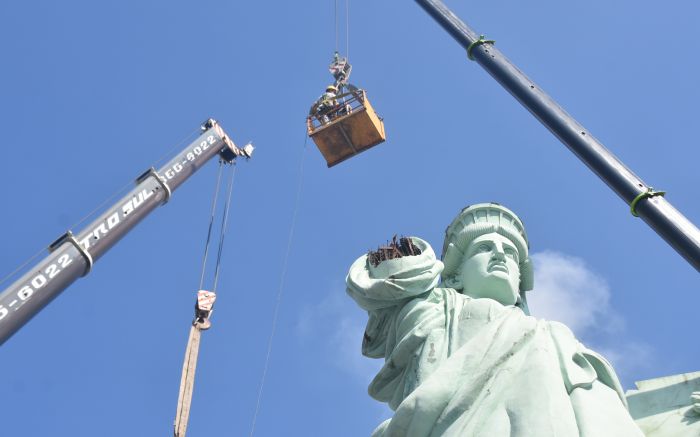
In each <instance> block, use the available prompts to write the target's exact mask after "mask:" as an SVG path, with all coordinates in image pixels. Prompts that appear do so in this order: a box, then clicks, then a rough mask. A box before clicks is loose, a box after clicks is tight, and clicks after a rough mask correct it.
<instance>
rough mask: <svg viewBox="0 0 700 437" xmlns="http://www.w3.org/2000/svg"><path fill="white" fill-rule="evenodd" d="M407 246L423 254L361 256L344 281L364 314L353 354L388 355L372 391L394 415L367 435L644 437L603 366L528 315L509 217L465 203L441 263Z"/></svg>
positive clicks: (526, 282) (520, 253)
mask: <svg viewBox="0 0 700 437" xmlns="http://www.w3.org/2000/svg"><path fill="white" fill-rule="evenodd" d="M412 241H413V242H414V244H415V245H416V246H418V247H419V248H420V250H421V254H420V255H416V256H404V257H401V258H396V259H390V260H386V261H382V262H381V263H379V264H378V265H376V266H375V265H373V264H372V263H369V262H368V261H367V256H366V255H365V256H362V257H360V258H359V259H357V261H355V262H354V263H353V265H352V266H351V268H350V272H349V274H348V277H347V292H348V294H349V295H350V296H351V297H352V298H353V299H354V300H355V301H356V302H357V303H358V305H359V306H360V307H362V308H363V309H365V310H367V311H368V313H369V320H368V322H367V328H366V332H365V338H364V341H363V344H362V352H363V354H364V355H366V356H368V357H372V358H384V359H385V364H384V366H383V368H382V369H381V370H380V371H379V373H378V374H377V375H376V377H375V378H374V380H373V381H372V383H371V384H370V387H369V393H370V395H371V396H372V397H373V398H375V399H377V400H379V401H382V402H386V403H388V404H389V406H390V407H391V408H392V409H393V410H394V411H395V414H394V416H393V418H392V419H390V420H387V421H386V422H384V423H382V424H381V425H379V427H377V429H376V430H375V431H374V433H373V437H399V436H402V437H403V436H409V437H428V436H518V437H520V436H522V437H524V436H543V437H546V436H557V437H568V436H582V437H602V436H642V433H641V431H640V430H639V428H638V427H637V426H636V425H635V423H634V421H633V419H632V418H631V417H630V415H629V413H628V412H627V408H626V401H625V397H624V394H623V393H622V389H621V386H620V383H619V382H618V379H617V377H616V375H615V372H614V370H613V369H612V367H611V366H610V364H608V362H607V361H606V360H605V359H604V358H603V357H602V356H600V355H599V354H597V353H596V352H594V351H591V350H589V349H587V348H586V347H585V346H584V345H583V344H581V343H580V342H578V341H577V340H576V338H575V337H574V336H573V334H572V333H571V331H570V330H569V329H568V328H567V327H566V326H564V325H563V324H561V323H557V322H550V321H545V320H537V319H536V318H534V317H531V316H530V315H529V314H528V309H527V303H526V299H525V292H526V291H528V290H530V289H532V285H533V272H532V268H531V264H530V261H529V257H528V241H527V236H526V234H525V230H524V228H523V225H522V222H521V221H520V219H518V218H517V216H515V214H513V213H512V212H511V211H510V210H508V209H506V208H504V207H502V206H500V205H497V204H479V205H474V206H471V207H469V208H465V209H464V210H462V212H461V213H460V214H459V215H458V216H457V218H455V220H454V221H453V222H452V224H451V225H450V226H449V227H448V229H447V232H446V237H445V244H444V247H443V256H442V259H443V261H442V262H441V261H439V260H437V259H436V257H435V253H434V252H433V249H432V248H431V247H430V245H429V244H428V243H427V242H425V241H423V240H421V239H420V238H416V237H412ZM441 277H442V282H441V283H440V279H441Z"/></svg>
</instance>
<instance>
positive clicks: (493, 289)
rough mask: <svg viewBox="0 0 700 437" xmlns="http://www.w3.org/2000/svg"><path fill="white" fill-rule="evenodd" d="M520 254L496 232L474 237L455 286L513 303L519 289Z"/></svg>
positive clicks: (473, 294) (471, 292) (482, 295)
mask: <svg viewBox="0 0 700 437" xmlns="http://www.w3.org/2000/svg"><path fill="white" fill-rule="evenodd" d="M519 256H520V255H519V253H518V249H517V248H516V247H515V245H514V244H513V243H512V242H511V241H510V240H509V239H508V238H506V237H504V236H502V235H500V234H497V233H495V232H493V233H490V234H485V235H482V236H480V237H477V238H475V239H474V240H473V241H472V242H471V243H470V244H469V246H468V247H467V250H466V252H465V254H464V261H463V263H462V267H461V268H460V271H459V273H458V274H457V277H456V278H455V280H456V285H457V288H461V289H462V293H464V294H466V295H468V296H471V297H474V298H480V297H489V298H491V299H494V300H497V301H498V302H500V303H502V304H503V305H515V303H516V302H517V300H518V293H519V288H520V267H519Z"/></svg>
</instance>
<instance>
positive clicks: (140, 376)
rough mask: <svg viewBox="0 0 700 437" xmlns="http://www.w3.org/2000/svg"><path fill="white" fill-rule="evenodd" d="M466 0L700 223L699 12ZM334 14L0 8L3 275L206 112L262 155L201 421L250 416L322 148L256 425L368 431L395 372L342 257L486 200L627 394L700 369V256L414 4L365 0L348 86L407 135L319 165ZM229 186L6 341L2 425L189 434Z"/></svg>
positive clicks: (240, 5)
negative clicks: (202, 295) (215, 212)
mask: <svg viewBox="0 0 700 437" xmlns="http://www.w3.org/2000/svg"><path fill="white" fill-rule="evenodd" d="M447 4H448V6H450V7H451V8H453V10H454V11H455V12H456V13H457V14H458V15H459V16H460V17H461V18H462V19H464V20H465V21H466V22H467V23H468V24H470V25H471V26H472V27H473V28H474V29H475V30H476V31H477V32H480V33H484V34H486V35H487V36H488V37H489V38H493V39H495V40H496V41H497V46H498V47H499V49H500V50H501V51H502V52H503V53H504V54H505V55H506V56H508V57H509V58H510V59H511V60H512V61H513V62H514V63H515V64H516V65H518V66H519V67H520V68H521V69H522V70H523V71H524V72H525V73H526V74H527V75H528V76H530V77H531V78H532V79H533V80H534V81H535V82H536V83H537V84H538V85H539V86H540V87H542V88H543V89H544V90H545V91H547V92H548V93H549V94H550V95H551V96H552V97H554V98H555V99H556V100H557V101H558V102H559V103H560V104H561V105H562V106H563V107H564V108H565V109H566V110H567V111H568V112H569V113H571V114H572V115H574V116H575V117H576V118H577V119H578V120H579V121H580V122H581V123H582V124H583V125H584V126H586V128H587V129H588V130H589V131H590V132H591V133H592V134H594V135H595V136H596V137H597V138H599V139H600V140H601V141H602V142H603V143H604V144H606V145H607V146H608V148H610V149H611V150H612V151H613V152H614V153H615V154H616V155H617V156H618V157H620V158H621V159H622V160H623V161H624V162H625V163H626V164H627V165H628V166H629V167H630V168H631V169H632V170H633V171H635V172H636V173H637V174H638V175H639V176H641V177H642V178H643V179H644V180H645V181H646V182H647V183H648V184H650V185H653V186H654V187H656V188H658V189H663V190H666V191H667V192H668V194H667V199H668V200H669V201H670V202H671V203H672V204H674V205H675V206H676V207H677V208H678V209H679V210H680V211H682V212H683V213H684V214H685V215H686V216H687V217H688V218H689V219H690V220H691V221H693V222H694V223H700V204H698V202H697V198H698V195H697V190H696V187H697V185H698V175H697V162H698V161H699V159H700V151H699V150H700V148H698V144H697V133H696V130H695V127H696V126H697V120H696V118H697V112H698V111H697V102H698V101H699V100H700V85H698V82H697V80H696V79H694V77H695V76H696V74H694V73H695V72H696V71H697V70H698V62H699V61H698V59H697V56H694V55H693V54H695V53H698V52H699V51H700V38H698V37H697V26H696V21H697V20H696V17H697V16H698V13H699V11H698V6H697V5H695V4H693V3H692V2H672V3H669V4H666V5H665V6H664V7H659V6H658V3H655V2H650V1H642V2H639V1H636V2H633V1H619V2H604V1H602V0H591V1H588V2H586V4H585V6H584V5H583V4H575V3H571V2H557V1H554V0H543V1H539V2H528V3H526V2H487V3H485V2H460V1H449V2H447ZM333 21H334V20H333V2H332V1H330V0H324V1H321V0H306V1H303V2H233V1H228V2H220V1H199V2H196V3H195V2H189V3H188V2H165V1H148V2H136V1H121V2H110V3H106V2H88V1H64V2H52V1H34V0H26V1H23V2H4V3H2V4H1V5H0V41H2V42H1V43H0V54H1V56H2V59H3V72H2V80H1V81H0V125H1V126H2V132H3V137H2V143H3V147H2V151H3V163H4V165H3V169H4V171H2V172H0V186H2V197H1V199H2V202H3V205H4V207H3V211H4V212H5V214H3V219H2V224H3V229H4V232H2V233H1V234H0V244H1V246H2V247H3V248H4V250H2V251H0V275H3V276H4V274H5V273H7V272H10V271H12V270H14V268H15V267H17V266H18V265H20V264H21V263H22V262H23V261H24V260H25V259H27V258H28V257H30V256H32V255H33V254H34V253H36V252H37V251H39V250H41V249H42V248H43V247H45V246H46V245H47V244H48V243H50V242H51V241H53V240H54V239H55V238H56V237H57V236H59V235H60V234H62V233H63V232H65V231H66V230H67V229H68V228H70V227H71V225H72V224H73V223H75V222H77V221H78V220H80V219H81V218H82V217H83V216H84V215H85V214H87V213H88V212H89V211H91V210H92V209H93V208H94V207H95V206H97V205H99V204H100V203H101V202H102V201H103V200H104V199H105V198H107V197H109V196H110V195H111V194H112V193H114V192H115V191H117V190H118V189H119V188H120V187H122V186H124V184H127V183H129V181H131V180H133V179H134V178H135V177H136V176H138V175H139V174H140V173H141V172H142V171H143V170H145V169H146V168H148V167H149V166H151V165H153V164H154V163H155V162H156V161H157V160H158V159H160V158H161V157H162V156H163V155H164V154H167V153H168V151H169V150H171V149H172V148H173V146H175V145H176V144H178V143H179V142H180V141H181V140H183V138H185V137H187V135H188V133H190V132H192V131H193V130H194V129H195V128H196V127H197V126H198V125H199V123H200V122H201V121H203V120H204V119H206V118H208V117H214V118H216V119H218V120H219V121H220V122H221V124H222V126H223V127H224V128H225V130H226V131H227V132H228V133H229V135H230V136H231V137H232V138H233V139H234V141H236V142H237V143H239V144H240V145H242V144H245V143H246V142H247V141H249V140H252V141H254V143H255V144H256V146H257V150H256V154H255V156H254V158H253V159H252V160H251V161H250V162H247V163H246V162H241V163H239V165H238V172H237V175H236V185H235V188H234V193H233V206H232V212H231V214H232V215H231V219H230V222H229V223H230V229H229V233H228V235H227V246H226V248H225V252H224V270H223V273H222V277H221V279H220V285H219V301H218V302H217V308H216V312H215V316H214V326H213V328H212V330H210V331H208V332H206V333H205V334H204V338H203V342H202V349H201V353H200V361H199V367H198V379H197V382H196V386H195V396H194V400H193V410H192V415H191V419H190V428H189V430H190V435H192V436H197V435H217V436H219V435H231V436H239V435H249V434H250V430H251V421H252V418H253V414H254V411H255V408H256V403H257V396H258V390H259V385H260V378H261V375H262V371H263V365H264V362H265V356H266V351H267V344H268V343H267V342H268V339H269V336H270V330H271V325H272V316H273V311H274V305H275V301H276V299H277V293H278V290H279V285H280V275H281V274H282V266H283V264H284V259H285V253H286V249H287V241H288V238H289V232H290V225H291V220H292V215H293V211H294V207H295V196H296V192H297V186H298V183H299V180H300V168H302V166H301V163H302V162H303V179H302V189H301V196H300V200H299V205H298V208H299V209H298V215H297V225H296V228H295V232H294V235H293V239H292V245H291V251H290V257H289V263H288V271H287V275H286V277H285V279H284V287H283V288H282V296H281V305H280V307H279V317H278V321H277V332H276V334H275V337H274V341H273V347H272V353H271V358H270V362H269V368H268V372H267V378H266V382H265V386H264V390H263V396H262V399H261V402H260V409H259V414H258V418H257V423H256V428H255V435H256V436H260V437H262V436H286V435H292V436H296V435H334V436H358V435H369V433H370V432H371V430H372V429H373V428H374V426H376V425H377V424H378V423H379V422H380V421H381V420H382V419H383V418H384V417H386V416H387V414H388V412H387V409H386V408H385V407H383V406H381V405H380V404H378V403H377V402H376V401H374V400H372V399H370V398H369V397H368V396H367V394H366V388H367V385H368V383H369V381H370V379H371V377H372V375H373V372H374V371H375V370H376V369H377V367H378V365H379V363H377V362H375V361H373V360H370V359H368V358H364V357H362V356H361V355H360V343H361V338H362V330H363V324H364V320H365V315H364V314H362V311H361V310H360V309H359V308H357V307H355V305H354V303H353V302H352V301H351V300H350V299H349V298H347V297H346V296H345V294H344V277H345V273H346V271H347V268H348V267H349V265H350V264H351V262H352V261H353V260H354V259H355V258H356V257H358V256H360V255H361V254H362V253H364V252H366V251H367V250H368V249H370V248H373V247H376V246H377V245H378V244H380V243H382V242H384V241H386V240H387V239H388V238H390V237H391V236H392V235H394V234H395V233H399V234H410V235H417V236H420V237H422V238H424V239H426V240H427V241H429V242H430V243H431V244H432V245H433V247H434V248H436V249H437V250H439V248H440V247H441V245H442V236H443V231H444V229H445V227H446V226H447V224H448V223H449V222H450V221H451V220H452V218H453V217H454V215H455V214H456V213H457V212H458V211H459V210H460V209H461V208H462V207H463V206H465V205H467V204H471V203H476V202H482V201H497V202H500V203H502V204H504V205H506V206H508V207H510V208H511V209H513V210H514V211H515V212H516V213H518V214H519V215H520V216H521V218H522V219H523V221H524V222H525V225H526V227H527V230H528V233H529V237H530V242H531V249H532V252H533V254H534V259H535V262H536V272H535V282H536V287H535V290H534V291H533V292H532V293H531V298H530V300H531V309H532V312H533V314H534V315H536V316H540V317H545V318H548V319H557V320H563V321H565V322H567V323H568V324H569V325H570V326H571V327H572V328H573V329H574V331H575V332H576V333H577V335H578V336H579V338H581V339H582V341H584V342H585V343H586V344H587V345H588V346H590V347H591V348H593V349H597V350H599V351H601V352H603V353H604V354H605V355H606V356H608V357H609V358H610V359H611V360H612V361H613V362H614V364H615V365H616V368H617V370H618V372H619V373H620V376H621V379H622V380H623V384H624V385H625V387H626V388H631V387H632V385H633V382H634V381H636V380H642V379H648V378H653V377H658V376H665V375H671V374H677V373H684V372H691V371H697V370H700V351H699V350H698V348H697V346H696V343H697V341H696V336H697V334H696V329H695V328H696V321H697V305H695V302H696V301H697V298H698V291H699V289H700V280H699V278H698V274H697V272H696V271H695V270H694V269H693V268H692V267H690V266H689V265H688V264H687V263H686V262H685V261H684V260H682V259H681V258H680V256H678V255H677V254H676V253H675V252H674V251H673V250H672V249H671V248H669V247H668V246H667V245H666V243H664V242H663V241H662V240H661V239H660V238H659V237H658V236H657V235H656V234H655V233H654V232H652V231H651V230H650V229H649V228H648V227H647V225H645V224H644V223H643V222H641V220H639V219H635V218H633V217H632V216H631V215H630V213H629V209H628V207H627V206H626V205H625V204H624V203H623V202H622V201H621V200H620V199H619V198H617V196H616V195H615V194H614V193H613V192H612V191H611V190H610V189H608V188H607V187H606V186H605V185H604V184H603V183H602V182H601V181H600V180H598V179H597V177H595V176H594V175H593V174H592V173H591V172H590V171H589V170H588V169H587V168H586V167H585V166H584V165H583V164H581V163H580V162H579V161H578V160H577V159H576V158H575V157H574V156H573V154H571V153H570V152H569V151H568V150H567V149H565V148H564V147H563V146H562V145H561V144H560V143H559V142H558V141H557V140H556V139H555V138H554V137H553V136H552V135H551V134H550V133H549V132H548V131H546V129H545V128H543V127H542V126H541V125H540V124H539V123H538V122H537V121H536V120H535V119H534V118H533V117H532V116H530V114H529V113H528V112H527V111H525V110H524V109H523V108H522V107H520V106H519V104H518V103H516V102H515V101H514V100H513V99H512V98H511V97H510V96H509V95H508V94H507V93H506V92H505V91H504V90H503V89H501V88H500V86H499V85H498V84H496V83H495V82H494V81H493V80H492V79H491V78H490V77H489V76H488V75H487V74H486V73H485V72H483V71H482V70H481V69H480V68H479V67H478V65H476V64H475V63H472V62H469V61H467V59H466V54H465V53H464V50H463V49H461V48H460V47H459V46H458V45H457V44H456V43H455V42H454V41H453V40H452V39H451V38H450V37H449V36H448V35H447V34H445V33H444V31H442V29H440V28H439V27H438V26H437V25H436V23H434V22H433V21H432V19H431V18H429V17H428V16H427V15H426V14H425V13H424V12H423V11H422V9H420V8H419V7H418V6H417V5H416V4H415V3H413V2H411V1H403V2H398V1H387V0H373V1H351V5H350V60H351V62H352V64H353V66H354V71H353V76H352V82H353V83H355V84H356V85H358V86H360V87H363V88H365V89H367V91H368V93H369V98H370V99H371V101H372V104H373V105H374V106H375V108H376V109H377V111H378V112H379V113H380V114H381V115H382V116H383V117H384V119H385V123H386V130H387V135H388V141H387V142H386V143H385V144H383V145H381V146H379V147H376V148H374V149H372V150H371V151H369V152H367V153H365V154H362V155H360V156H358V157H356V158H353V159H352V160H350V161H348V162H345V163H343V164H341V165H339V166H337V167H334V168H333V169H327V168H326V166H325V163H324V161H323V159H322V157H321V155H320V153H319V152H318V150H316V148H315V147H314V145H313V144H312V143H311V142H308V144H307V145H306V147H304V118H305V114H306V112H307V110H308V107H309V105H310V104H311V102H312V101H313V100H314V99H315V98H316V97H317V96H318V95H319V94H320V93H321V92H322V90H323V88H324V87H325V85H326V84H327V83H328V82H329V80H330V76H329V74H328V73H327V71H326V67H327V64H328V62H329V61H330V58H331V56H332V53H333V50H334V45H335V41H334V40H335V34H334V28H333ZM341 21H342V20H341ZM341 45H343V46H344V41H343V44H341ZM215 176H216V165H215V164H214V163H211V164H209V165H208V166H206V167H205V168H204V169H203V170H201V172H200V173H198V174H197V175H195V176H194V177H193V178H192V179H191V180H190V181H188V182H187V183H186V184H185V185H184V186H182V187H181V188H180V189H179V190H178V191H177V192H176V193H175V194H174V196H173V198H172V200H171V202H170V203H168V204H167V205H166V206H165V207H163V208H160V209H158V210H156V211H155V212H154V213H153V214H152V215H151V216H150V217H149V218H147V219H146V220H145V221H144V222H143V223H142V224H141V225H140V226H139V227H138V228H136V229H135V230H134V231H133V232H132V233H131V234H130V235H128V236H127V237H126V238H125V239H124V240H123V241H122V242H121V243H119V244H118V245H117V246H116V247H115V248H114V249H112V250H111V251H110V252H109V253H108V254H107V255H106V256H105V257H104V258H102V259H101V260H100V261H99V262H98V263H97V264H96V265H95V268H94V270H93V272H92V273H91V274H90V275H89V276H88V277H86V278H83V279H81V280H79V281H78V282H76V283H75V284H74V285H73V286H72V287H70V288H69V289H68V290H66V291H65V292H64V293H63V294H62V295H61V296H60V297H59V298H57V299H56V300H55V301H54V302H53V303H52V304H51V305H49V306H48V307H47V308H46V309H45V310H44V311H43V312H41V313H40V314H39V315H38V316H37V317H35V318H34V319H33V320H32V321H31V322H30V323H29V324H27V325H26V326H25V327H24V328H23V329H22V330H21V331H20V332H19V333H18V334H16V335H15V336H14V337H13V338H12V339H10V340H9V341H8V342H7V343H6V344H5V345H3V346H2V348H0V374H1V375H2V393H3V395H2V396H0V408H1V410H0V411H2V416H1V417H2V421H1V422H0V429H1V430H2V431H0V434H1V435H3V436H4V435H7V436H43V435H71V436H76V437H77V436H94V435H101V436H117V435H123V434H124V432H126V433H127V434H129V435H134V436H141V435H143V436H152V435H167V434H168V433H170V432H171V431H170V430H171V426H172V420H173V417H174V414H175V406H176V401H177V391H178V384H179V379H180V371H181V365H182V358H183V353H184V348H185V343H186V340H187V333H188V324H189V321H190V319H191V312H192V303H193V299H194V293H195V291H196V287H197V285H198V281H199V272H200V270H199V269H200V262H201V255H202V249H203V244H204V239H205V235H206V226H207V223H208V214H209V203H210V201H211V195H212V190H213V186H214V182H215ZM74 230H76V231H77V230H79V229H74ZM7 285H8V284H3V285H2V286H3V287H4V286H7Z"/></svg>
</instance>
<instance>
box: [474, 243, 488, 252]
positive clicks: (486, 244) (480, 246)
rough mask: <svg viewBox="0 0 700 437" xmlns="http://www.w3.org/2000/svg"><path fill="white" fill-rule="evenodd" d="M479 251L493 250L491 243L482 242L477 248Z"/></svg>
mask: <svg viewBox="0 0 700 437" xmlns="http://www.w3.org/2000/svg"><path fill="white" fill-rule="evenodd" d="M476 250H477V251H478V252H490V251H491V245H490V244H488V243H481V244H480V245H479V247H477V248H476Z"/></svg>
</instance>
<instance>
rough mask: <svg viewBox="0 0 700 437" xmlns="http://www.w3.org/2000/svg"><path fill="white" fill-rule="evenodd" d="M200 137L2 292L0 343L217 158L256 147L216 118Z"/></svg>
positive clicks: (229, 157)
mask: <svg viewBox="0 0 700 437" xmlns="http://www.w3.org/2000/svg"><path fill="white" fill-rule="evenodd" d="M202 131H203V132H202V134H201V135H200V136H199V137H198V138H197V139H195V140H194V141H193V142H192V143H190V144H189V145H188V146H187V147H185V148H184V149H183V150H182V151H181V152H180V153H179V154H178V155H176V156H175V157H174V158H172V159H171V160H170V162H168V163H167V164H165V166H163V167H162V168H161V169H159V170H158V171H156V170H155V169H154V168H150V169H149V170H148V171H146V172H144V173H143V174H142V175H141V176H139V177H138V178H137V179H136V187H135V188H134V189H133V190H131V192H129V193H128V194H127V195H126V196H125V197H123V198H122V199H120V200H119V201H118V202H116V203H115V204H114V205H113V206H111V207H110V208H109V209H108V210H107V211H106V212H105V213H104V214H102V215H101V216H99V217H98V218H97V219H96V220H95V221H93V222H92V223H91V224H90V225H88V226H87V227H85V228H84V229H83V230H82V231H80V232H79V233H78V234H77V235H73V233H71V232H70V231H68V232H67V233H66V234H64V235H63V236H62V237H61V238H59V239H58V240H56V241H55V242H54V243H52V244H51V245H50V246H49V252H50V254H49V255H48V256H46V257H45V258H44V259H43V260H42V261H41V262H39V263H38V264H37V265H36V266H35V267H34V268H32V269H31V270H29V271H28V272H27V273H26V274H25V275H23V276H22V277H21V278H19V279H18V280H17V281H15V282H14V283H13V284H12V285H11V286H9V287H8V288H7V289H5V290H4V291H3V292H2V293H0V344H3V343H4V342H5V341H6V340H7V339H8V338H10V337H11V336H12V334H14V333H15V332H17V330H19V329H20V328H21V327H22V326H23V325H24V324H25V323H27V322H28V321H29V320H30V319H31V318H32V317H33V316H34V315H36V314H37V313H38V312H39V311H41V309H43V308H44V307H45V306H46V305H48V304H49V303H50V302H51V301H52V300H53V299H54V298H56V297H57V296H58V295H59V294H60V293H61V292H62V291H63V290H65V289H66V288H67V287H68V286H69V285H71V284H72V283H73V282H74V281H75V280H76V279H78V278H79V277H81V276H85V275H86V274H88V273H89V272H90V269H91V268H92V265H93V263H94V262H95V261H97V260H98V259H99V258H100V257H101V256H102V255H104V254H105V253H106V252H107V250H109V249H110V248H111V247H112V246H114V245H115V244H116V243H117V242H118V241H119V240H120V239H121V238H122V237H123V236H124V235H126V234H127V233H128V232H129V231H130V230H131V229H132V228H133V227H134V226H136V225H137V224H138V223H139V222H140V221H141V220H142V219H143V218H144V217H146V216H147V215H148V214H149V213H150V212H151V211H153V210H154V209H155V208H157V207H158V206H159V205H162V204H164V203H166V202H167V201H168V200H169V199H170V195H171V194H172V192H173V191H175V190H176V189H177V188H178V187H179V186H180V185H182V184H183V183H184V182H185V181H186V180H187V179H188V178H189V177H190V176H191V175H192V174H194V173H195V172H196V171H197V170H199V169H200V168H201V167H202V166H203V165H204V164H205V163H206V162H208V161H209V160H210V159H212V158H213V157H215V156H217V155H220V156H221V158H222V159H224V160H225V161H227V162H232V161H233V160H235V159H236V158H237V157H238V156H244V157H248V158H249V157H250V156H251V153H252V146H250V145H248V146H246V147H244V148H243V149H239V148H238V147H236V145H235V144H234V143H233V141H231V140H230V139H229V137H228V136H227V135H226V133H224V131H223V129H222V128H221V126H219V125H218V124H217V122H216V121H215V120H213V119H209V120H207V121H206V122H205V123H204V124H203V125H202Z"/></svg>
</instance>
